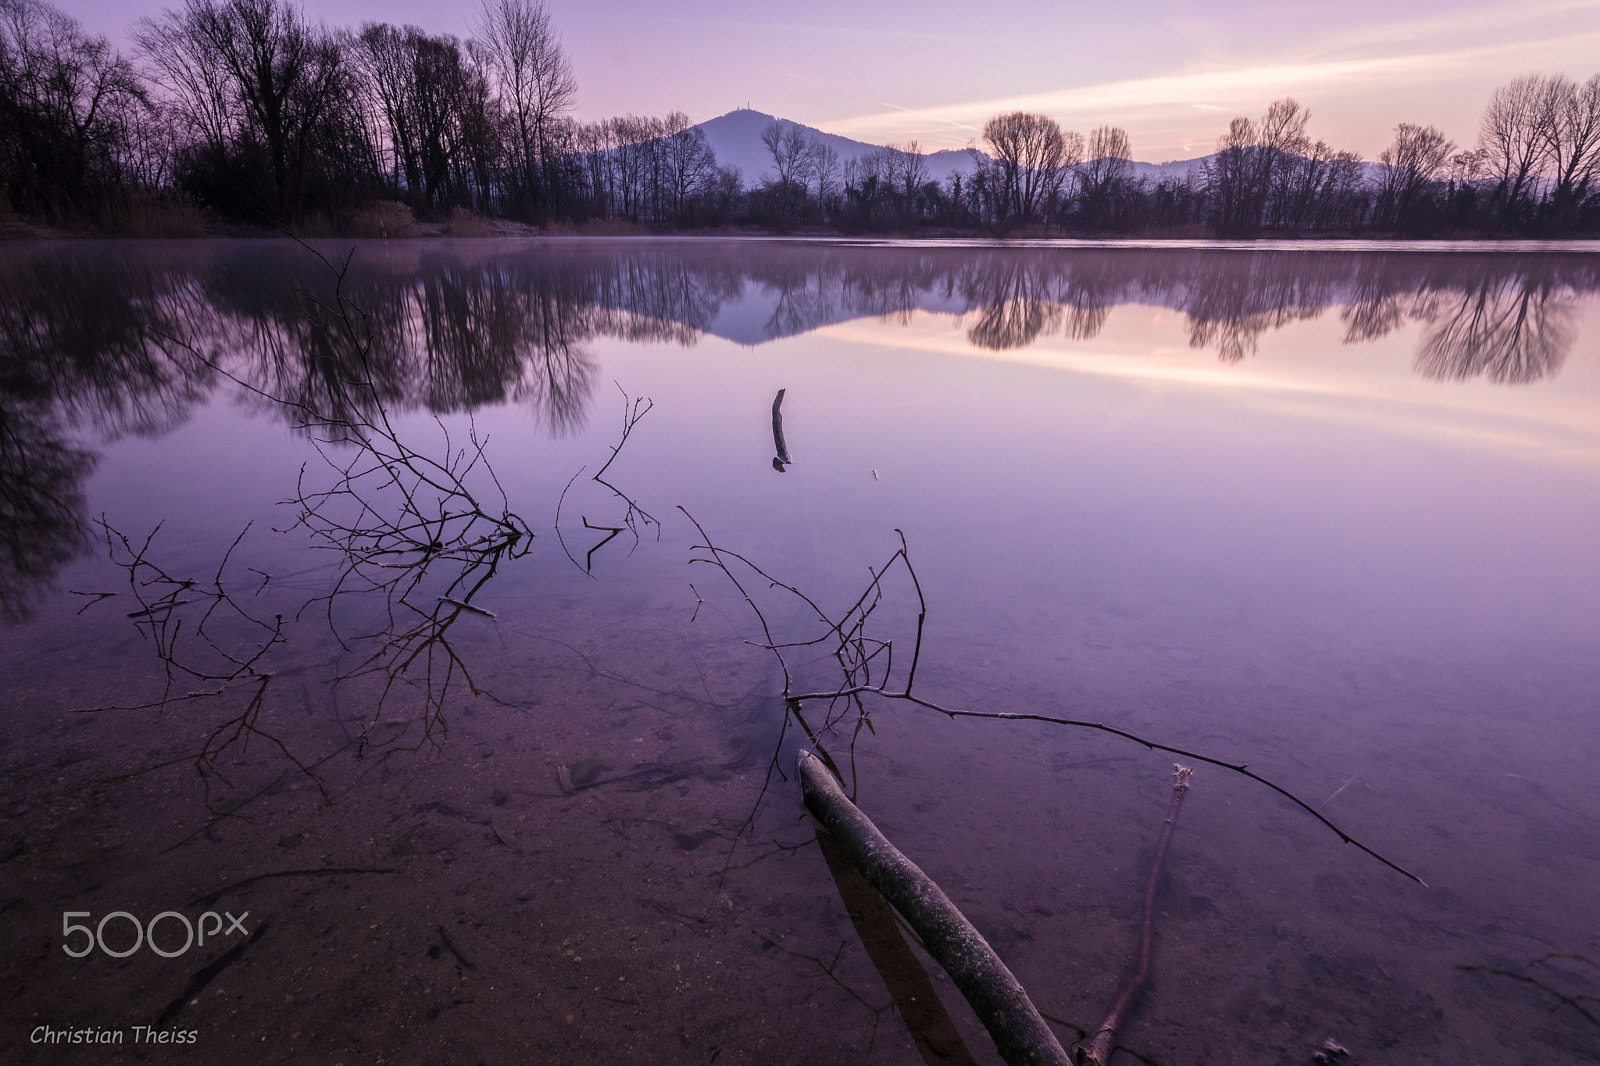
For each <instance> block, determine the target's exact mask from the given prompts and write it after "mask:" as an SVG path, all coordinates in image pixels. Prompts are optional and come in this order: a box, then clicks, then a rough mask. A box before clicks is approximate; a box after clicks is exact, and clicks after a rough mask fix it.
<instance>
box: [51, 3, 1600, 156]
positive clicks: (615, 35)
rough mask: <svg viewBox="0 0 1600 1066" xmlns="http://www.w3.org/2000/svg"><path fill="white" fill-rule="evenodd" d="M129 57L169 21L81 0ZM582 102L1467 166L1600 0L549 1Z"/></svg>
mask: <svg viewBox="0 0 1600 1066" xmlns="http://www.w3.org/2000/svg"><path fill="white" fill-rule="evenodd" d="M475 2H476V0H464V2H462V3H458V4H454V5H449V6H444V7H441V5H438V4H436V3H433V2H430V0H320V2H319V0H311V2H308V3H306V4H305V5H304V6H305V10H306V13H307V14H308V15H309V16H310V17H311V18H312V19H314V20H315V19H321V20H324V21H327V22H329V23H333V24H340V25H349V26H357V25H359V24H360V23H362V22H364V21H369V20H385V21H389V22H395V23H404V22H410V23H414V24H416V25H419V26H421V27H423V28H424V29H426V30H428V31H430V32H433V33H453V34H456V35H458V36H464V35H466V34H467V33H469V32H470V28H469V20H470V18H471V16H472V13H473V11H474V10H475ZM58 6H60V7H61V8H62V9H63V10H65V11H66V12H67V13H69V14H71V15H74V16H75V17H77V18H79V19H80V20H82V21H83V22H84V23H85V24H86V25H87V26H89V27H90V28H91V29H94V30H95V31H97V32H101V33H105V34H107V35H108V36H110V37H112V38H113V39H114V40H117V41H123V40H125V37H124V35H125V33H126V31H127V30H128V28H129V27H130V26H131V25H132V24H133V22H134V20H136V19H137V18H139V17H140V16H142V15H152V14H155V13H157V12H159V11H160V10H161V9H162V8H163V7H164V6H168V5H167V4H165V3H163V2H161V0H67V2H63V3H60V4H59V5H58ZM550 9H551V12H552V15H553V18H554V21H555V24H556V27H557V29H558V31H559V32H560V34H561V37H562V40H563V42H564V44H565V46H566V49H567V52H568V55H569V56H570V57H571V59H572V62H573V66H574V68H575V70H576V72H577V75H578V80H579V107H578V117H579V118H583V119H592V118H598V117H601V116H604V115H612V114H620V113H623V112H634V113H637V114H646V113H650V114H660V113H664V112H666V111H670V110H674V109H676V110H681V111H685V112H687V113H688V114H689V116H690V118H691V119H693V120H695V121H700V120H703V119H707V118H712V117H714V116H716V115H719V114H722V113H723V112H726V111H729V110H732V109H733V108H735V107H742V106H745V105H746V104H748V105H749V106H751V107H754V108H756V109H757V110H760V111H766V112H769V113H772V114H776V115H780V116H782V117H784V118H790V119H794V120H795V121H798V122H802V123H805V124H807V125H811V126H815V127H818V128H820V129H824V130H827V131H829V132H832V133H840V134H843V135H845V136H849V137H854V138H857V139H858V140H864V141H871V142H875V143H885V142H897V143H898V142H904V141H906V140H909V139H912V138H915V139H917V140H919V141H920V142H921V144H922V146H923V148H924V149H928V150H932V149H938V148H953V147H961V146H963V145H965V144H967V143H968V141H971V140H976V139H977V138H978V137H979V131H980V130H981V128H982V125H983V122H984V120H985V119H986V118H988V117H989V116H991V115H993V114H996V113H998V112H1000V111H1002V110H1016V109H1023V110H1029V111H1042V112H1044V113H1046V114H1049V115H1051V116H1052V117H1054V118H1056V119H1058V120H1059V121H1060V122H1061V123H1062V124H1063V125H1064V126H1066V127H1067V128H1070V129H1077V130H1080V131H1083V132H1085V133H1087V132H1088V131H1089V130H1090V129H1091V128H1093V127H1094V126H1097V125H1101V124H1103V123H1110V124H1114V125H1119V126H1122V127H1123V128H1125V129H1126V130H1128V132H1129V135H1130V136H1131V138H1132V141H1133V149H1134V156H1135V158H1138V159H1144V160H1148V161H1151V162H1160V161H1164V160H1168V159H1181V158H1189V157H1193V156H1196V155H1204V154H1206V153H1209V152H1210V151H1212V150H1213V149H1214V147H1215V142H1216V138H1217V136H1218V134H1220V133H1221V132H1222V131H1223V130H1224V129H1226V127H1227V124H1228V119H1229V118H1230V117H1231V116H1233V115H1235V114H1250V115H1259V114H1260V113H1261V112H1262V111H1263V110H1264V109H1265V108H1266V105H1267V104H1268V103H1269V102H1270V101H1272V100H1273V99H1275V98H1277V97H1280V96H1294V97H1295V98H1296V99H1298V100H1299V101H1300V102H1301V103H1302V104H1304V105H1305V106H1307V107H1308V108H1310V110H1311V112H1312V120H1311V125H1310V133H1311V135H1312V136H1313V137H1319V138H1322V139H1323V140H1326V141H1328V142H1329V143H1330V144H1331V145H1333V146H1334V147H1335V148H1349V149H1354V150H1355V151H1358V152H1360V153H1362V154H1363V155H1364V156H1365V157H1367V158H1369V159H1370V158H1373V157H1375V156H1376V155H1377V153H1378V151H1379V150H1381V149H1382V148H1383V146H1384V145H1385V144H1387V143H1388V142H1389V140H1390V138H1391V136H1392V132H1393V129H1394V126H1395V124H1396V123H1399V122H1416V123H1432V124H1434V125H1437V126H1439V127H1441V128H1442V129H1443V130H1444V131H1445V133H1446V134H1448V135H1449V136H1451V137H1453V138H1454V139H1455V140H1456V141H1458V142H1460V143H1462V144H1463V145H1467V144H1470V143H1471V142H1472V141H1474V140H1475V138H1476V131H1477V120H1478V114H1479V112H1480V111H1481V110H1482V107H1483V104H1484V101H1485V100H1486V99H1487V98H1488V95H1489V93H1490V91H1491V90H1493V89H1494V87H1495V86H1496V85H1499V84H1502V83H1504V82H1505V81H1507V80H1509V79H1510V78H1512V77H1515V76H1516V75H1518V74H1525V73H1531V72H1542V73H1558V72H1564V73H1567V74H1570V75H1572V76H1573V77H1575V78H1578V79H1580V80H1581V79H1584V78H1587V77H1589V76H1590V75H1591V74H1594V73H1596V71H1597V70H1600V0H1529V2H1522V3H1503V2H1502V3H1471V2H1445V0H1351V2H1348V3H1341V4H1321V3H1299V4H1286V3H1282V2H1281V0H1274V2H1261V0H1225V2H1218V3H1200V2H1196V0H1128V2H1124V3H1121V4H1108V3H1105V2H1103V0H1100V2H1093V3H1083V2H1077V0H1071V2H1068V0H1023V2H1013V3H1001V4H999V5H997V9H996V10H990V11H983V12H981V13H980V12H979V11H978V10H977V9H976V5H974V4H972V3H971V2H970V0H962V2H960V3H957V2H954V0H923V2H919V3H916V4H911V3H904V2H901V0H883V2H877V3H871V4H864V3H861V2H860V0H850V2H843V0H814V2H811V3H807V4H803V5H800V4H792V3H785V4H752V3H749V2H736V0H684V2H679V3H675V4H670V5H664V4H660V3H642V2H639V0H587V2H580V0H550Z"/></svg>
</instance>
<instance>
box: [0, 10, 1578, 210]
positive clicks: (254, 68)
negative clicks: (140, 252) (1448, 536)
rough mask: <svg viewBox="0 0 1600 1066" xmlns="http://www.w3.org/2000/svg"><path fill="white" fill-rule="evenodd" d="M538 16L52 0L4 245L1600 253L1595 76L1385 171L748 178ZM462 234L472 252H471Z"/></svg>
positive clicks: (545, 13) (1332, 157) (1317, 163)
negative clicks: (625, 94)
mask: <svg viewBox="0 0 1600 1066" xmlns="http://www.w3.org/2000/svg"><path fill="white" fill-rule="evenodd" d="M577 100H578V84H577V80H576V78H575V77H574V74H573V71H572V67H571V64H570V62H569V61H568V59H567V57H566V55H565V54H564V53H563V50H562V48H561V44H560V38H559V34H558V32H557V28H556V26H555V25H554V23H553V20H552V18H551V15H550V12H549V10H548V8H547V7H546V6H545V4H544V3H543V0H483V5H482V7H481V8H480V9H479V10H478V11H477V12H476V14H475V16H474V18H473V20H472V35H471V36H469V37H468V38H467V39H465V40H461V39H458V38H456V37H454V36H451V35H447V34H440V35H435V34H430V33H428V32H427V31H425V30H423V29H420V28H418V27H416V26H409V25H407V26H394V25H390V24H388V23H366V24H363V25H362V26H360V27H359V28H348V27H334V26H329V25H326V24H324V23H321V22H313V21H311V20H310V19H309V18H308V16H307V15H306V14H305V12H304V11H303V10H302V9H300V8H298V7H295V6H293V5H292V4H290V3H288V2H286V0H183V3H182V4H181V6H178V7H172V8H168V9H166V10H164V11H163V12H162V14H161V15H159V16H157V17H154V18H146V19H142V20H140V22H139V23H138V24H137V28H136V30H135V31H134V33H133V34H132V41H131V51H130V52H128V53H126V54H125V53H124V52H122V51H119V50H118V49H117V48H116V47H114V46H113V44H112V43H111V42H110V41H108V40H107V39H106V38H104V37H99V36H94V35H92V34H89V33H87V32H86V31H85V30H84V29H83V28H82V26H81V25H80V24H79V23H78V22H77V21H76V20H75V19H73V18H72V17H70V16H69V15H67V14H66V13H64V12H62V11H61V10H59V9H57V8H55V7H53V6H51V5H50V4H48V3H45V2H43V0H0V224H4V223H6V222H8V221H11V220H22V221H25V222H29V223H33V224H35V225H42V226H46V227H52V228H56V229H58V230H65V231H67V232H76V233H105V234H124V235H132V236H139V235H147V236H161V235H174V236H181V235H201V234H206V233H226V232H263V231H281V230H285V229H289V230H292V231H294V232H297V233H303V234H332V233H339V234H347V235H353V236H403V235H406V234H407V233H409V232H413V226H414V223H415V222H417V221H426V220H433V221H444V222H446V223H448V222H450V221H451V220H454V222H455V223H456V225H455V227H454V228H453V229H451V230H449V232H454V233H460V234H466V233H472V232H479V231H482V232H487V230H486V229H481V227H482V226H483V224H484V220H487V219H506V220H510V221H514V222H519V223H524V224H528V225H532V226H537V227H540V228H541V229H542V230H543V231H545V232H637V233H646V232H718V231H722V232H729V231H731V232H739V231H746V232H749V231H754V232H778V233H788V232H832V233H897V234H907V235H917V234H926V235H951V234H956V235H963V234H971V235H999V236H1037V237H1049V236H1085V235H1088V236H1101V235H1127V236H1146V237H1209V236H1219V237H1254V236H1261V235H1272V236H1302V235H1304V236H1319V235H1321V236H1415V237H1461V238H1478V237H1503V236H1536V237H1560V236H1584V235H1594V234H1597V233H1600V182H1597V180H1596V178H1597V175H1600V74H1595V75H1593V76H1591V77H1590V78H1589V79H1588V80H1587V81H1584V82H1578V81H1576V80H1574V79H1573V78H1571V77H1569V76H1567V75H1565V74H1529V75H1525V76H1522V77H1518V78H1515V79H1513V80H1511V81H1510V82H1508V83H1506V84H1504V85H1501V86H1500V87H1498V88H1496V89H1495V90H1494V91H1493V92H1492V93H1491V94H1490V97H1489V99H1488V100H1487V101H1486V102H1485V105H1484V109H1483V112H1482V115H1481V119H1480V123H1479V130H1478V136H1477V139H1476V141H1475V142H1474V143H1473V144H1471V145H1459V144H1457V143H1455V142H1454V141H1452V140H1451V139H1450V138H1449V137H1447V136H1446V135H1445V134H1444V133H1443V132H1442V131H1441V130H1439V129H1438V128H1436V127H1434V126H1432V125H1427V124H1420V123H1400V124H1399V125H1398V126H1396V127H1395V129H1394V131H1393V139H1392V141H1391V142H1390V143H1389V145H1388V146H1387V147H1386V148H1384V149H1383V150H1382V151H1381V152H1380V153H1379V155H1378V158H1377V159H1376V160H1371V161H1369V160H1363V159H1362V158H1361V157H1360V156H1359V155H1358V154H1357V153H1354V152H1351V151H1347V150H1341V149H1339V148H1336V147H1334V146H1330V145H1328V144H1327V143H1325V142H1324V141H1322V140H1313V138H1312V135H1311V133H1310V132H1308V131H1309V126H1310V122H1309V120H1310V118H1311V112H1310V110H1309V109H1308V108H1306V107H1304V106H1303V105H1301V104H1300V103H1299V102H1298V101H1296V100H1293V99H1288V98H1285V99H1280V100H1276V101H1273V102H1272V103H1270V105H1269V106H1268V107H1267V108H1266V109H1265V111H1264V113H1263V114H1262V115H1261V116H1260V117H1259V118H1252V117H1248V116H1239V117H1236V118H1234V119H1233V120H1232V121H1231V122H1230V123H1229V125H1228V128H1227V130H1226V131H1225V132H1223V133H1222V134H1221V135H1220V136H1219V137H1218V139H1217V146H1216V151H1215V153H1214V154H1212V155H1210V156H1208V157H1206V159H1205V160H1203V161H1202V162H1200V163H1199V164H1198V165H1196V166H1194V167H1192V168H1190V170H1189V171H1188V173H1186V174H1184V175H1182V176H1163V177H1160V178H1159V179H1156V180H1152V179H1150V178H1144V177H1139V176H1137V175H1136V173H1135V166H1134V164H1133V161H1132V158H1133V157H1132V145H1131V142H1130V139H1129V136H1128V134H1127V132H1126V131H1125V130H1123V129H1120V128H1117V127H1114V126H1109V125H1108V126H1101V127H1099V128H1096V129H1094V130H1092V131H1091V132H1090V133H1089V134H1088V135H1087V136H1085V135H1084V134H1082V133H1079V132H1076V131H1071V130H1064V129H1062V128H1061V126H1060V125H1059V123H1057V122H1056V121H1055V120H1054V119H1052V118H1050V117H1048V116H1046V115H1040V114H1030V113H1025V112H1013V113H1009V114H1001V115H996V116H994V117H993V118H991V119H990V120H989V121H988V122H987V123H986V124H985V126H984V129H983V136H982V140H981V142H980V143H975V144H974V145H972V146H971V147H970V149H969V154H970V158H971V166H970V168H969V169H967V170H965V171H958V172H956V173H953V174H951V175H950V176H949V177H948V178H947V179H946V180H944V181H936V180H933V179H932V178H931V177H930V174H929V172H928V169H927V167H926V165H925V162H924V155H923V152H922V151H921V149H920V148H919V146H918V145H917V144H916V143H915V142H911V143H909V144H905V145H900V146H893V145H891V146H884V147H881V148H876V149H873V150H872V151H870V152H868V153H866V154H864V155H862V156H859V157H856V158H847V159H841V158H840V157H839V154H838V153H837V152H836V151H835V150H834V149H832V148H830V147H828V146H827V145H825V144H823V143H821V142H820V141H818V140H817V139H816V138H814V137H813V136H812V135H811V134H810V133H808V132H807V131H806V130H805V129H804V128H803V127H801V126H798V125H795V124H793V123H789V122H783V121H775V122H774V123H773V124H772V125H771V126H769V127H768V128H767V129H766V131H765V132H764V134H763V136H762V141H763V143H764V145H765V147H766V149H767V152H768V154H769V155H770V158H771V164H770V166H769V167H767V168H765V169H764V170H763V171H762V172H761V173H758V174H744V173H741V172H740V171H739V170H738V169H737V168H735V167H732V166H727V165H719V163H718V161H717V159H716V155H715V153H714V152H713V151H712V149H711V147H710V145H709V144H708V143H707V141H706V137H705V134H704V132H703V131H702V130H700V129H699V128H698V127H697V126H694V125H692V124H691V123H690V121H689V118H688V116H687V115H685V114H683V113H682V112H679V111H673V112H670V113H668V114H666V115H664V116H638V115H623V116H618V117H613V118H606V119H601V120H598V121H594V122H580V121H577V120H576V119H575V118H574V117H573V111H574V108H575V106H576V103H577ZM475 224H476V225H478V226H479V227H480V230H474V229H473V226H474V225H475Z"/></svg>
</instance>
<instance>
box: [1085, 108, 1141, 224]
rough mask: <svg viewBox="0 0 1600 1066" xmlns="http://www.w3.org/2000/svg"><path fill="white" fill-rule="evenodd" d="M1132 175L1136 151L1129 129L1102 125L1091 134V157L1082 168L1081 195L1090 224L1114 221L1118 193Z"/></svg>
mask: <svg viewBox="0 0 1600 1066" xmlns="http://www.w3.org/2000/svg"><path fill="white" fill-rule="evenodd" d="M1132 175H1133V151H1132V149H1131V147H1130V145H1129V141H1128V132H1127V131H1126V130H1123V129H1119V128H1118V127H1116V126H1100V127H1097V128H1096V129H1095V130H1094V132H1093V133H1091V134H1089V157H1088V159H1086V160H1085V161H1084V162H1083V163H1082V164H1080V165H1079V167H1078V195H1079V198H1080V200H1081V202H1082V204H1083V213H1084V216H1085V217H1084V221H1085V222H1086V223H1087V224H1088V225H1090V226H1099V225H1108V224H1109V223H1110V222H1111V221H1112V217H1113V215H1114V213H1115V202H1116V200H1117V197H1118V194H1119V193H1120V192H1121V191H1122V189H1123V187H1124V186H1125V185H1126V184H1127V183H1128V180H1129V178H1130V177H1131V176H1132Z"/></svg>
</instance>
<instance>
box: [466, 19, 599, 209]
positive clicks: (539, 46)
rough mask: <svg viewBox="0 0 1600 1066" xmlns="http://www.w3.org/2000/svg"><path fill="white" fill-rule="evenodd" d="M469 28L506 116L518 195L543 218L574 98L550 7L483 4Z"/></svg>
mask: <svg viewBox="0 0 1600 1066" xmlns="http://www.w3.org/2000/svg"><path fill="white" fill-rule="evenodd" d="M473 29H474V30H475V31H476V32H477V33H478V34H479V36H480V37H481V38H482V41H483V47H484V54H485V57H486V60H487V65H488V67H489V69H490V71H491V72H492V75H493V79H494V83H495V85H496V86H497V87H498V88H499V90H500V96H501V98H502V99H503V100H504V101H505V103H506V106H507V108H508V109H509V110H510V112H511V117H512V127H513V130H514V135H513V138H512V139H513V142H514V144H515V147H516V155H517V159H516V170H517V173H519V174H520V175H521V185H522V190H521V192H522V194H523V195H524V196H526V197H527V198H528V201H529V203H530V205H531V206H532V207H533V209H534V211H535V213H536V214H539V215H544V214H547V213H548V212H549V210H550V207H551V204H552V201H553V200H554V199H555V198H556V196H557V193H558V190H557V188H556V186H557V184H558V180H557V171H556V161H557V160H558V159H559V158H560V156H561V154H562V153H560V152H559V151H557V144H556V141H557V139H558V138H557V136H556V131H557V128H558V125H559V123H560V120H561V118H562V117H563V116H564V115H565V114H566V113H567V112H568V111H570V110H571V109H572V106H573V104H574V102H575V101H576V100H577V96H578V80H577V78H576V77H575V76H574V75H573V73H572V65H571V63H569V62H568V61H567V57H566V54H565V53H564V52H563V51H562V49H561V42H560V40H559V39H558V38H557V37H556V33H555V29H554V27H553V26H552V25H551V22H550V9H549V7H548V6H547V5H546V4H545V3H544V0H484V2H483V8H482V10H481V11H480V13H479V16H478V19H477V22H476V23H475V24H474V26H473Z"/></svg>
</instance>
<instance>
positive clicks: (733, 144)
mask: <svg viewBox="0 0 1600 1066" xmlns="http://www.w3.org/2000/svg"><path fill="white" fill-rule="evenodd" d="M774 122H782V123H783V124H784V125H785V126H799V127H800V129H802V130H804V131H805V132H806V133H807V134H809V135H810V136H811V137H812V138H814V139H816V140H818V141H821V142H822V143H823V144H825V145H827V146H828V147H830V148H832V149H833V150H834V151H835V152H837V153H838V154H839V164H840V165H841V166H843V165H844V161H845V160H846V159H856V158H858V157H860V156H862V155H865V154H866V153H868V152H871V151H874V150H876V149H877V148H878V147H880V146H879V145H876V144H867V143H865V142H864V141H855V140H851V139H850V138H849V137H840V136H839V135H838V134H835V133H824V132H823V131H821V130H819V129H816V128H814V127H811V126H807V125H804V124H802V123H799V122H790V121H789V120H788V119H778V118H776V117H774V116H772V115H768V114H765V113H764V112H761V111H753V110H751V109H750V108H747V107H741V108H739V109H737V110H735V111H729V112H728V113H727V114H726V115H719V116H718V117H716V118H712V119H707V120H706V121H704V122H702V123H700V129H701V130H702V131H704V132H705V135H706V143H708V144H710V145H711V149H712V151H714V152H716V153H717V163H718V164H720V165H723V166H726V165H728V164H730V163H731V164H733V165H734V166H736V167H738V168H739V170H740V171H741V172H742V173H743V174H744V183H745V185H746V187H749V186H753V185H757V184H759V183H760V182H761V179H762V177H763V176H766V177H772V176H773V172H772V155H771V154H770V153H769V152H768V151H767V146H766V145H764V144H762V143H761V133H762V131H763V130H765V129H766V128H767V127H768V126H771V125H772V124H773V123H774ZM923 159H924V161H925V162H926V163H927V167H928V177H929V179H930V180H933V181H937V182H941V183H942V182H944V180H945V179H946V178H948V177H949V176H950V175H951V174H953V173H955V172H956V171H958V170H959V171H963V172H966V171H970V170H971V169H972V158H971V157H970V156H969V155H967V153H966V150H965V149H947V150H945V151H942V152H930V153H928V154H927V155H925V156H923Z"/></svg>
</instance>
